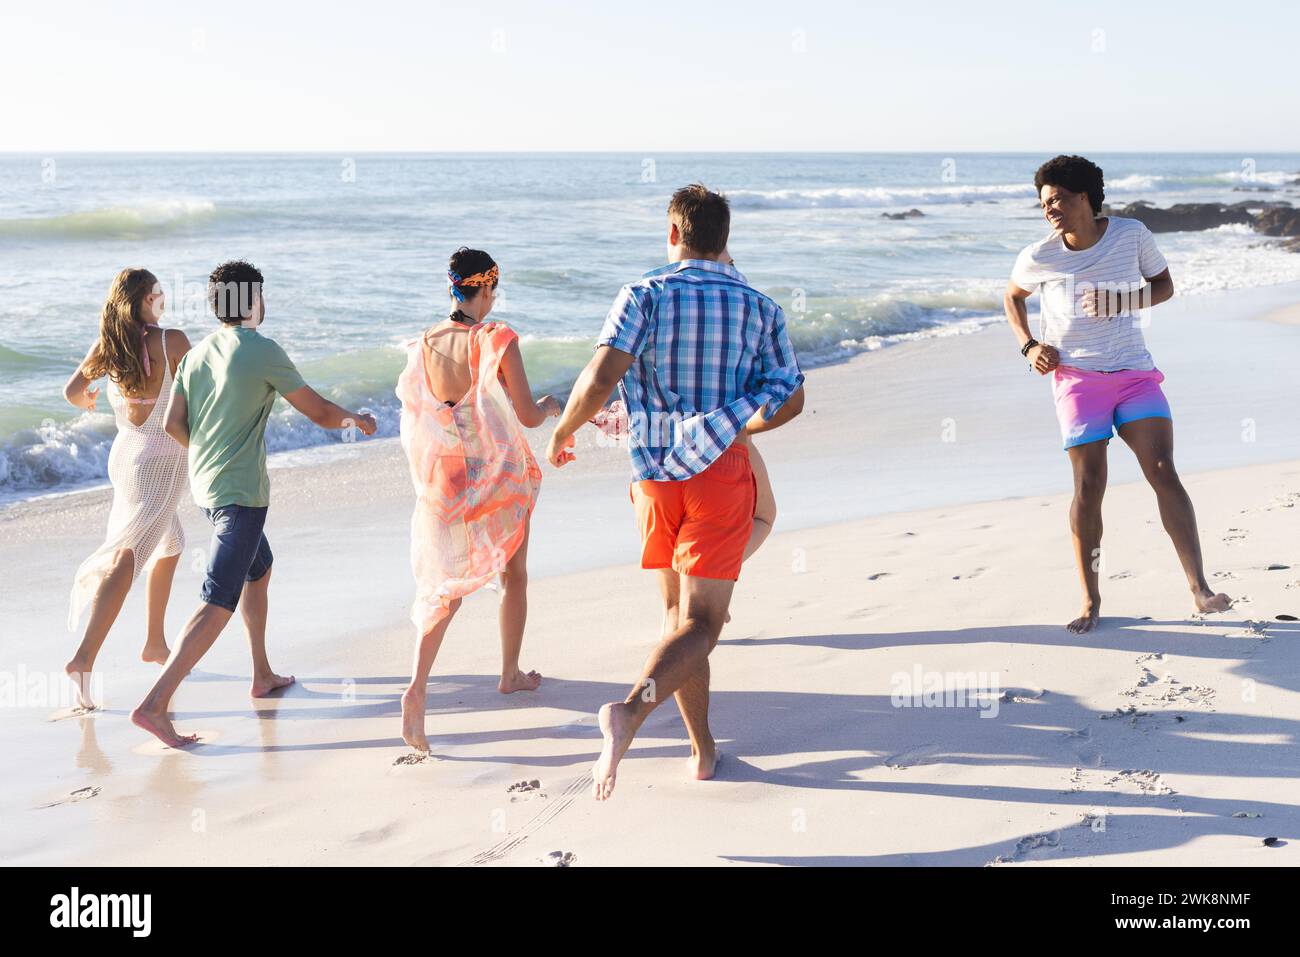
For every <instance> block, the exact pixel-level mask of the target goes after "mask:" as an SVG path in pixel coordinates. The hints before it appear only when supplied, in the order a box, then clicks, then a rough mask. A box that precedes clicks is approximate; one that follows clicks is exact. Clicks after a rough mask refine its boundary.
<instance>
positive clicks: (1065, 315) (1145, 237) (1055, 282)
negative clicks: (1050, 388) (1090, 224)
mask: <svg viewBox="0 0 1300 957" xmlns="http://www.w3.org/2000/svg"><path fill="white" fill-rule="evenodd" d="M1166 267H1167V264H1166V262H1165V257H1164V256H1163V255H1161V253H1160V250H1159V249H1157V248H1156V241H1155V238H1154V237H1153V236H1152V235H1151V231H1150V230H1149V229H1147V228H1146V227H1145V226H1144V225H1142V223H1140V222H1138V221H1137V220H1136V219H1123V218H1121V217H1119V216H1110V217H1108V218H1107V226H1106V231H1105V232H1104V233H1102V236H1101V239H1099V240H1097V242H1096V243H1094V244H1093V245H1092V246H1090V247H1088V248H1087V249H1078V250H1075V249H1069V248H1067V247H1066V245H1065V243H1064V242H1063V241H1062V239H1061V237H1060V235H1059V234H1057V233H1055V232H1053V233H1051V234H1049V235H1048V236H1046V237H1045V238H1043V239H1040V240H1039V241H1038V242H1036V243H1034V244H1032V245H1030V246H1026V247H1025V248H1024V249H1022V250H1021V251H1020V255H1019V256H1018V257H1016V266H1015V268H1014V269H1013V270H1012V271H1011V281H1012V282H1013V283H1015V284H1016V285H1017V286H1019V287H1020V288H1021V289H1024V290H1025V291H1027V292H1034V291H1035V290H1038V291H1039V292H1040V294H1041V295H1040V306H1039V307H1040V309H1041V310H1042V319H1041V331H1040V332H1039V334H1038V338H1039V339H1040V340H1041V341H1042V342H1045V343H1047V344H1048V345H1050V346H1055V347H1056V348H1057V349H1058V350H1059V351H1060V353H1061V365H1066V366H1074V367H1075V368H1078V369H1087V370H1089V371H1092V372H1117V371H1119V370H1120V369H1139V370H1150V369H1154V368H1155V363H1154V362H1153V361H1152V359H1151V353H1150V352H1148V351H1147V344H1146V340H1145V339H1144V338H1143V337H1142V324H1143V323H1142V320H1141V318H1140V317H1139V315H1138V313H1137V312H1132V311H1131V312H1127V313H1123V314H1121V315H1118V316H1115V317H1114V318H1112V319H1101V318H1094V317H1092V316H1089V315H1086V314H1085V313H1084V311H1083V300H1084V297H1085V296H1086V295H1087V293H1089V292H1091V291H1092V290H1094V289H1104V290H1115V289H1131V290H1132V291H1133V292H1135V293H1136V291H1137V290H1138V288H1140V286H1141V284H1142V280H1143V279H1150V278H1152V277H1154V276H1158V275H1160V273H1162V272H1164V271H1165V269H1166ZM1135 299H1136V297H1135Z"/></svg>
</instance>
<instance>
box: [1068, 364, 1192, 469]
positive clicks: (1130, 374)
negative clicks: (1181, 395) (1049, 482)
mask: <svg viewBox="0 0 1300 957" xmlns="http://www.w3.org/2000/svg"><path fill="white" fill-rule="evenodd" d="M1164 381H1165V376H1164V373H1163V372H1161V371H1160V370H1159V369H1152V370H1150V371H1149V372H1145V371H1140V370H1137V369H1121V370H1120V371H1119V372H1090V371H1088V370H1087V369H1076V368H1074V367H1073V366H1058V367H1057V369H1056V373H1055V375H1054V377H1053V379H1052V396H1053V398H1055V399H1056V418H1057V421H1058V422H1060V424H1061V439H1062V441H1063V442H1064V443H1065V447H1066V448H1067V449H1072V448H1074V447H1075V446H1076V445H1087V444H1088V443H1089V442H1100V441H1102V440H1104V439H1109V438H1110V437H1111V436H1112V435H1114V431H1113V430H1114V429H1116V428H1118V427H1119V426H1121V425H1123V424H1124V423H1125V422H1136V421H1137V420H1138V419H1172V418H1173V416H1172V415H1170V414H1169V400H1168V399H1166V398H1165V394H1164V392H1163V391H1161V389H1160V383H1162V382H1164Z"/></svg>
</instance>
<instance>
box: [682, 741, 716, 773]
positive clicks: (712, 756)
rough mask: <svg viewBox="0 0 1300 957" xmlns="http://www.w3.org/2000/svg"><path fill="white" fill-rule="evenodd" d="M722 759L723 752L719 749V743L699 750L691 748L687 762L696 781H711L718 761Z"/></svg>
mask: <svg viewBox="0 0 1300 957" xmlns="http://www.w3.org/2000/svg"><path fill="white" fill-rule="evenodd" d="M721 760H722V752H721V751H719V750H718V748H717V745H713V746H710V747H709V748H706V749H703V750H700V751H697V750H696V749H695V748H694V747H692V748H691V756H690V758H689V759H688V760H687V762H686V764H687V766H688V767H689V768H690V772H691V777H692V778H694V779H695V780H696V781H709V780H711V779H712V778H713V774H714V772H715V771H717V769H718V762H719V761H721Z"/></svg>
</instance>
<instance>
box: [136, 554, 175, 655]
mask: <svg viewBox="0 0 1300 957" xmlns="http://www.w3.org/2000/svg"><path fill="white" fill-rule="evenodd" d="M180 558H181V556H180V555H168V556H166V557H165V558H160V559H158V560H157V561H156V562H154V563H153V565H152V566H151V567H150V569H149V572H148V576H147V577H146V578H145V592H144V597H145V612H146V617H147V618H148V626H147V627H148V631H146V632H145V638H144V650H143V651H142V652H140V660H141V661H149V662H153V663H154V664H157V665H162V664H166V663H167V659H168V658H169V657H171V651H170V650H169V649H168V648H167V637H166V630H165V629H166V624H167V602H168V601H169V600H170V599H171V594H172V580H173V579H174V578H175V577H176V564H177V562H179V561H180Z"/></svg>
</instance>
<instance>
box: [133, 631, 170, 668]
mask: <svg viewBox="0 0 1300 957" xmlns="http://www.w3.org/2000/svg"><path fill="white" fill-rule="evenodd" d="M171 654H172V653H171V650H170V649H169V648H168V647H167V642H165V641H163V640H162V639H161V638H159V639H158V640H157V641H146V642H145V643H144V651H142V652H140V660H141V661H147V662H149V663H150V664H155V665H165V664H167V659H168V658H170V657H171Z"/></svg>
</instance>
